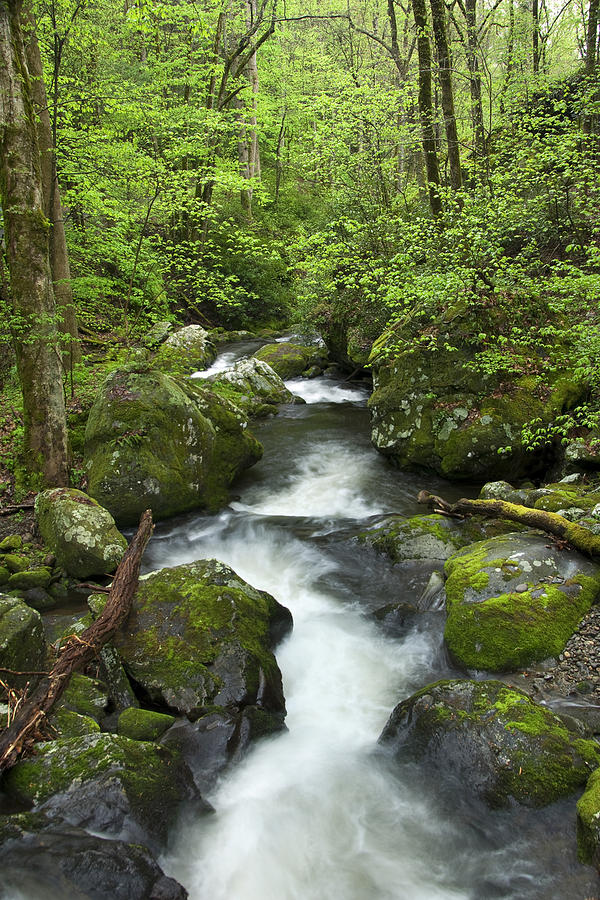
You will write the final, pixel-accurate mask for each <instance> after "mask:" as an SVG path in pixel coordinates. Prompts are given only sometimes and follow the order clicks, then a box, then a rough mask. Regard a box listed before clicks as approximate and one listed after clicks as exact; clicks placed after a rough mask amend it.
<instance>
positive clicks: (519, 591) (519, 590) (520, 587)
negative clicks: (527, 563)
mask: <svg viewBox="0 0 600 900" xmlns="http://www.w3.org/2000/svg"><path fill="white" fill-rule="evenodd" d="M526 590H527V585H526V584H518V585H517V586H516V588H515V591H516V592H517V594H524V593H525V591H526Z"/></svg>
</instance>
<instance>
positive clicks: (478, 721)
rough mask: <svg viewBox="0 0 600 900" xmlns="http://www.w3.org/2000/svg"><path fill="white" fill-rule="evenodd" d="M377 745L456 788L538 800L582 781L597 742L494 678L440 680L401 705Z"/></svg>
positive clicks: (494, 799)
mask: <svg viewBox="0 0 600 900" xmlns="http://www.w3.org/2000/svg"><path fill="white" fill-rule="evenodd" d="M380 743H381V744H382V745H383V746H385V747H387V748H388V750H389V752H390V754H391V755H392V756H393V757H394V758H395V759H396V760H397V761H398V762H405V761H408V760H416V761H418V762H419V764H420V765H421V766H422V769H423V771H426V772H427V773H428V774H429V775H432V777H435V778H436V779H441V780H442V781H443V782H444V781H445V782H447V783H448V784H453V785H454V786H455V787H456V788H457V789H458V790H460V791H461V793H464V794H466V795H468V796H472V797H476V798H479V799H481V800H483V801H484V802H485V803H486V804H488V805H489V806H491V807H502V806H506V805H508V804H510V803H511V801H514V800H516V801H517V802H518V803H520V804H522V805H524V806H533V807H537V806H545V805H546V804H548V803H553V802H554V801H555V800H558V799H559V798H560V797H563V796H566V795H568V794H570V793H572V792H573V791H575V790H576V789H577V788H578V787H580V786H581V785H583V784H585V782H586V780H587V778H588V777H589V774H590V772H591V771H592V770H593V769H595V768H596V767H597V766H598V765H600V745H599V744H598V743H597V742H596V741H594V740H591V739H588V738H585V737H582V736H581V734H580V733H579V732H572V731H570V730H569V728H568V727H567V725H566V723H565V721H563V720H562V719H561V718H560V717H559V716H556V715H555V714H554V713H552V712H551V711H550V710H549V709H548V708H547V707H544V706H540V705H539V704H537V703H534V701H533V700H532V699H531V698H530V697H529V696H528V695H527V694H525V693H524V692H523V691H519V690H516V689H514V688H511V687H508V686H507V685H506V684H504V683H503V682H500V681H439V682H437V683H435V684H430V685H428V686H427V687H425V688H423V689H422V690H420V691H418V692H417V693H416V694H413V696H412V697H409V698H408V699H407V700H404V701H403V702H402V703H400V704H399V705H398V706H397V707H396V708H395V709H394V711H393V713H392V715H391V717H390V719H389V721H388V723H387V725H386V727H385V729H384V731H383V733H382V735H381V738H380Z"/></svg>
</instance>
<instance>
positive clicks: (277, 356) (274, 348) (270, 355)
mask: <svg viewBox="0 0 600 900" xmlns="http://www.w3.org/2000/svg"><path fill="white" fill-rule="evenodd" d="M254 358H255V359H260V360H262V361H263V362H266V363H268V364H269V366H271V368H272V369H274V370H275V372H277V374H278V375H279V376H280V378H284V379H285V378H296V377H297V376H298V375H302V373H303V372H304V371H305V370H306V369H310V368H311V367H312V366H324V365H326V364H327V354H326V352H325V351H324V350H323V348H322V347H320V346H311V345H306V344H289V343H287V342H285V341H282V342H280V343H275V344H265V345H264V347H261V348H260V350H257V351H256V353H255V354H254Z"/></svg>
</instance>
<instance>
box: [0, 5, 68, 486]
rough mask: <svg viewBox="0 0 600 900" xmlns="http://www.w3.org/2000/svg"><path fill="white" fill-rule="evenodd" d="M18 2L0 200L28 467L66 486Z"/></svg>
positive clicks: (4, 66)
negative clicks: (2, 211)
mask: <svg viewBox="0 0 600 900" xmlns="http://www.w3.org/2000/svg"><path fill="white" fill-rule="evenodd" d="M21 7H22V2H21V0H0V199H1V202H2V208H3V210H4V229H5V236H6V258H7V262H8V269H9V273H10V293H11V299H12V305H13V312H14V320H13V323H11V328H12V332H13V339H14V343H15V352H16V355H17V368H18V372H19V380H20V382H21V389H22V392H23V408H24V424H25V452H26V454H27V460H26V463H27V466H28V469H29V471H30V473H31V475H32V476H33V477H34V480H35V481H37V482H38V483H39V482H40V481H41V483H43V484H45V485H48V486H57V485H66V484H68V442H67V428H66V419H65V405H64V396H63V388H62V366H61V360H60V344H59V337H58V332H57V326H56V318H57V317H56V307H55V301H54V292H53V290H52V275H51V271H50V262H49V257H48V220H47V218H46V216H45V215H44V197H43V191H42V176H41V171H40V152H39V144H38V138H37V131H36V127H35V117H34V111H33V104H32V99H31V85H30V78H29V71H28V69H27V63H26V57H25V48H24V46H23V35H22V32H21V20H20V13H21Z"/></svg>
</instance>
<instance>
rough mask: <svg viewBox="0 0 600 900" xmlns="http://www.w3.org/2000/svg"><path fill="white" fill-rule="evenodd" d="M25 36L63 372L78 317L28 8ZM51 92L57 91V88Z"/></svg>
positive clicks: (74, 351)
mask: <svg viewBox="0 0 600 900" xmlns="http://www.w3.org/2000/svg"><path fill="white" fill-rule="evenodd" d="M24 36H25V52H26V54H27V66H28V69H29V74H30V76H31V96H32V99H33V106H34V109H35V112H36V115H37V133H38V143H39V147H40V163H41V171H42V186H43V190H44V207H45V213H46V216H47V218H48V221H49V222H50V235H49V241H50V268H51V270H52V282H53V287H54V299H55V303H56V308H57V310H58V312H59V314H60V318H61V323H60V327H61V331H62V333H63V334H64V335H65V336H66V340H65V342H64V344H63V362H64V365H65V369H66V370H69V369H70V368H71V366H72V364H73V363H75V362H79V360H80V359H81V344H80V341H79V332H78V329H77V314H76V312H75V304H74V303H73V291H72V289H71V268H70V265H69V254H68V251H67V241H66V236H65V224H64V219H63V211H62V205H61V202H60V190H59V186H58V177H57V172H56V154H55V146H54V143H55V138H54V129H53V127H52V123H51V121H50V112H49V109H48V98H47V96H46V87H45V85H44V70H43V67H42V58H41V56H40V49H39V46H38V42H37V37H36V33H35V21H34V18H33V14H32V12H31V10H30V9H29V8H28V7H26V8H25V10H24ZM54 90H55V91H56V90H58V88H57V86H56V85H55V87H54Z"/></svg>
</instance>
